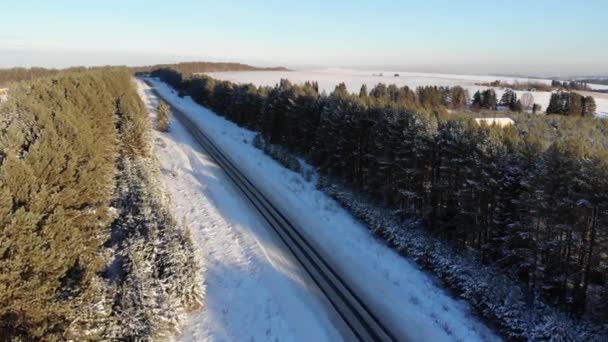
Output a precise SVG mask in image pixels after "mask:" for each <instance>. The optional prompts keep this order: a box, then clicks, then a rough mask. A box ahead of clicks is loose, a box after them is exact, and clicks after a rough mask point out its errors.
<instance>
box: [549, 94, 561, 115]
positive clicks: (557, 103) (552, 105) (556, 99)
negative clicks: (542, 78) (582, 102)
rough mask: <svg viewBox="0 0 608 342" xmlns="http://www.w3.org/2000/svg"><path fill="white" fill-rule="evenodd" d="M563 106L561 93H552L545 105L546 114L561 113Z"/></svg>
mask: <svg viewBox="0 0 608 342" xmlns="http://www.w3.org/2000/svg"><path fill="white" fill-rule="evenodd" d="M562 113H563V106H562V102H561V93H552V94H551V99H550V100H549V105H548V106H547V114H562Z"/></svg>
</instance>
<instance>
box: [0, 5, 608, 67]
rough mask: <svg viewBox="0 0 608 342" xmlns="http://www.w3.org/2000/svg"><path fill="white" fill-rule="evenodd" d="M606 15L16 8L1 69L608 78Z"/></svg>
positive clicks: (558, 10) (531, 10)
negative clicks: (232, 68)
mask: <svg viewBox="0 0 608 342" xmlns="http://www.w3.org/2000/svg"><path fill="white" fill-rule="evenodd" d="M287 4H289V5H287ZM549 9H550V12H549ZM607 11H608V3H605V2H601V1H594V0H587V1H579V2H577V3H575V4H565V3H555V2H553V1H548V0H539V1H535V2H534V3H527V2H526V1H513V2H511V3H507V4H504V3H494V2H486V1H479V0H469V1H461V2H458V3H455V2H451V1H447V0H431V1H427V2H425V3H418V2H409V1H407V2H399V3H395V2H393V1H389V0H382V1H377V2H374V3H373V4H371V3H360V2H343V1H338V2H332V3H331V4H326V3H324V2H322V1H318V0H314V1H308V2H306V3H301V2H283V1H276V0H270V1H264V2H263V3H256V4H252V3H250V2H245V1H221V2H218V1H193V0H182V1H174V2H171V3H166V2H162V1H141V0H136V1H129V2H119V1H114V0H112V1H104V2H86V3H83V2H77V1H71V0H63V1H56V2H53V3H50V2H39V1H19V2H15V3H12V4H11V6H10V7H7V8H4V9H3V17H4V18H2V21H3V24H4V27H5V28H10V29H9V30H8V31H5V32H4V33H3V34H0V54H1V56H2V57H1V58H0V67H14V66H21V67H31V66H41V67H53V68H63V67H68V66H74V65H84V66H90V65H106V64H121V65H150V64H158V63H173V62H181V61H228V62H241V63H247V64H252V65H256V66H279V65H280V66H285V67H288V68H293V69H312V68H325V67H342V68H353V69H376V70H399V71H419V72H443V73H467V74H517V75H529V76H578V75H607V74H608V44H606V43H607V42H608V39H607V38H606V36H605V34H604V32H603V31H605V30H604V29H603V27H602V20H603V19H602V15H603V13H606V12H607ZM545 13H551V15H550V16H548V15H546V14H545Z"/></svg>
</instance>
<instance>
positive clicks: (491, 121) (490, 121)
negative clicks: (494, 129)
mask: <svg viewBox="0 0 608 342" xmlns="http://www.w3.org/2000/svg"><path fill="white" fill-rule="evenodd" d="M475 122H477V124H478V125H481V123H482V122H483V123H485V124H486V125H488V126H492V125H496V126H498V127H506V126H511V125H515V121H513V120H512V119H511V118H476V119H475Z"/></svg>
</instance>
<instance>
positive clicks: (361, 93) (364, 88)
mask: <svg viewBox="0 0 608 342" xmlns="http://www.w3.org/2000/svg"><path fill="white" fill-rule="evenodd" d="M359 97H360V98H362V99H365V98H367V86H366V85H365V84H362V85H361V90H359Z"/></svg>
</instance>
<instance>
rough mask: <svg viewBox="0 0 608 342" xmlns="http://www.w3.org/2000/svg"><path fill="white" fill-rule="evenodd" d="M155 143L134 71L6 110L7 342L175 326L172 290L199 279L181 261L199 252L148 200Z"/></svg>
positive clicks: (41, 86) (3, 319) (1, 306)
mask: <svg viewBox="0 0 608 342" xmlns="http://www.w3.org/2000/svg"><path fill="white" fill-rule="evenodd" d="M147 132H148V118H147V111H146V110H145V107H144V105H143V103H142V102H141V99H140V98H139V96H138V94H137V92H136V90H135V89H134V87H133V82H132V77H131V74H130V73H129V71H128V70H127V69H124V68H122V69H116V68H100V69H97V70H95V71H87V72H61V73H58V74H56V75H54V76H52V77H43V78H40V79H38V80H36V81H32V82H29V81H28V82H22V83H16V84H14V87H13V88H12V89H11V96H10V99H9V101H7V102H6V103H3V104H2V105H0V340H3V341H6V340H23V341H31V340H41V339H43V340H64V339H65V340H85V339H86V340H88V339H97V340H99V339H104V338H105V339H108V340H110V339H142V338H143V339H147V338H150V337H151V334H154V333H157V332H158V331H159V329H161V324H162V325H163V326H167V325H169V323H170V320H169V319H167V317H170V318H173V317H174V316H175V314H174V313H175V311H174V310H175V309H174V307H173V306H170V305H168V304H167V303H168V300H170V299H173V298H175V297H177V296H179V295H177V294H175V292H173V290H169V289H168V288H170V287H172V286H175V282H182V280H183V279H184V278H188V277H192V272H191V271H190V270H189V269H188V267H187V266H186V265H184V263H186V262H190V261H191V259H188V258H183V255H178V258H182V259H175V258H174V257H173V256H172V253H170V252H173V249H174V250H177V251H188V250H190V251H191V250H192V246H190V245H189V243H188V241H187V239H186V238H184V237H183V236H182V235H181V234H180V233H177V231H176V229H175V226H176V225H175V223H174V222H172V221H171V218H170V216H169V215H168V213H167V212H166V211H163V208H162V206H161V205H160V204H159V203H160V202H158V200H157V199H155V198H156V197H153V196H152V195H151V194H149V192H150V191H151V190H150V189H151V188H150V186H149V184H150V183H152V181H151V180H149V179H147V178H146V177H144V176H145V169H143V166H142V165H143V160H144V159H145V158H146V157H147V156H148V153H149V152H148V151H149V145H148V138H147V134H148V133H147ZM134 165H139V166H134ZM143 195H147V196H145V198H143V197H144V196H143ZM140 205H141V206H144V205H145V206H153V208H154V210H152V214H150V213H149V211H150V209H147V210H146V208H144V207H140ZM144 213H147V214H146V215H145V217H144V216H143V215H142V214H144ZM138 214H139V215H138ZM156 219H158V220H156ZM159 235H162V239H158V236H159ZM131 237H132V238H131ZM152 247H153V248H152ZM176 265H177V266H179V267H182V269H175V268H174V267H175V266H176ZM193 265H194V264H193ZM174 272H175V273H174ZM176 274H177V275H176ZM142 275H143V276H142ZM179 285H180V290H179V291H182V292H180V293H182V294H183V295H184V296H191V295H192V291H191V290H192V288H191V287H189V286H187V284H185V282H182V283H180V284H179ZM184 285H186V286H184ZM161 306H163V308H162V309H161ZM176 307H178V306H177V305H176Z"/></svg>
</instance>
